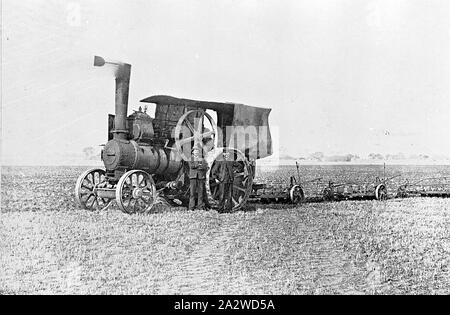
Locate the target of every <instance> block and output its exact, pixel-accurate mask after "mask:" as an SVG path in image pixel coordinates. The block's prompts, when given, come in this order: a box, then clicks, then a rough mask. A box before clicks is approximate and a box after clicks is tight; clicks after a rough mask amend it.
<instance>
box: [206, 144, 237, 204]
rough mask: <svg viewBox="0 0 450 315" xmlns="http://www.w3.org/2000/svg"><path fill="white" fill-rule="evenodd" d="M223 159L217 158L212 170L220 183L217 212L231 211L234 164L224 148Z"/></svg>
mask: <svg viewBox="0 0 450 315" xmlns="http://www.w3.org/2000/svg"><path fill="white" fill-rule="evenodd" d="M222 156H223V159H220V160H217V161H216V163H215V164H214V169H213V170H212V172H211V173H212V176H213V178H215V179H218V180H219V183H220V193H221V195H220V203H219V210H218V211H219V212H231V210H232V209H233V183H234V165H235V163H234V162H233V159H232V158H231V154H230V152H228V151H226V150H224V151H223V153H222Z"/></svg>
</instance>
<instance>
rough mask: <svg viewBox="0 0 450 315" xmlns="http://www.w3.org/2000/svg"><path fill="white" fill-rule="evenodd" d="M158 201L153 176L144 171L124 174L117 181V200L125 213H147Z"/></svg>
mask: <svg viewBox="0 0 450 315" xmlns="http://www.w3.org/2000/svg"><path fill="white" fill-rule="evenodd" d="M155 201H156V186H155V183H154V182H153V178H152V177H151V176H150V175H149V174H148V173H146V172H144V171H139V170H134V171H129V172H127V173H125V174H123V175H122V177H121V178H120V179H119V182H118V183H117V188H116V202H117V205H118V206H119V208H120V210H122V211H123V212H125V213H129V214H132V213H145V212H148V211H150V210H151V209H152V207H153V205H154V204H155Z"/></svg>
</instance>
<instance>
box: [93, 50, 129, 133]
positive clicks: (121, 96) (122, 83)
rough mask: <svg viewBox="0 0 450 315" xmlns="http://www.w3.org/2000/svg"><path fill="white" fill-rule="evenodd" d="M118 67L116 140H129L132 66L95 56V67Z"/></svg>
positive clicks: (114, 131)
mask: <svg viewBox="0 0 450 315" xmlns="http://www.w3.org/2000/svg"><path fill="white" fill-rule="evenodd" d="M106 63H107V64H113V65H115V66H117V70H116V72H115V76H116V109H115V110H116V115H115V118H114V130H113V133H114V139H123V140H126V139H127V134H128V130H127V126H126V121H127V113H128V92H129V90H130V76H131V65H129V64H127V63H122V62H116V61H114V62H112V61H105V59H103V58H102V57H99V56H94V66H96V67H101V66H103V65H104V64H106Z"/></svg>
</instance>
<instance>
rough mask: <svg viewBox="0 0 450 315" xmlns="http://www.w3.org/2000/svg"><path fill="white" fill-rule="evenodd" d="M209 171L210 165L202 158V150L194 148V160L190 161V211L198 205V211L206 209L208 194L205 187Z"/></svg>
mask: <svg viewBox="0 0 450 315" xmlns="http://www.w3.org/2000/svg"><path fill="white" fill-rule="evenodd" d="M207 170H208V164H207V163H206V161H205V160H204V159H203V158H202V154H201V149H200V148H199V147H194V149H192V159H191V160H190V161H189V187H190V195H189V210H194V209H195V204H196V203H197V208H198V209H205V202H204V194H205V193H206V192H205V189H204V187H205V180H206V171H207ZM196 201H197V202H196Z"/></svg>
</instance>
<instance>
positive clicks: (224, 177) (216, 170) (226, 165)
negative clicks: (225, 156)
mask: <svg viewBox="0 0 450 315" xmlns="http://www.w3.org/2000/svg"><path fill="white" fill-rule="evenodd" d="M234 164H235V162H233V161H216V163H215V164H214V167H213V169H212V170H211V173H212V176H213V178H216V179H218V180H219V181H220V182H221V183H232V182H233V181H234V170H233V167H234Z"/></svg>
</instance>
